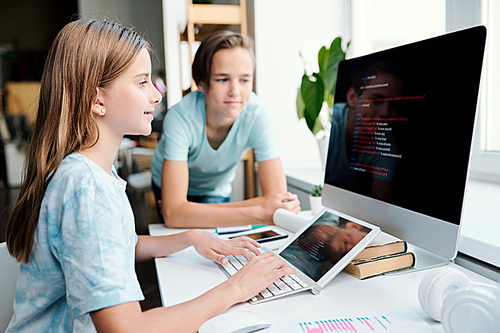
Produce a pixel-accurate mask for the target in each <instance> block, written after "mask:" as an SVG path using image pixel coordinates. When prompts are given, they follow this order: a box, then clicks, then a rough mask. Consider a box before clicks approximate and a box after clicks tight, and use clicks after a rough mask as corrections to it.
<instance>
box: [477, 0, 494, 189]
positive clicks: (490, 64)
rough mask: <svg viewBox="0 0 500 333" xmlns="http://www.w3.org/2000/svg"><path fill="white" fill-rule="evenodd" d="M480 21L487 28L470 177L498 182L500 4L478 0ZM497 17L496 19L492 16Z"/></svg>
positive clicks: (488, 0)
mask: <svg viewBox="0 0 500 333" xmlns="http://www.w3.org/2000/svg"><path fill="white" fill-rule="evenodd" d="M480 5H481V22H482V24H484V25H485V26H486V27H487V29H488V37H487V43H486V51H485V61H484V65H483V76H482V83H481V85H482V88H481V96H480V108H479V119H478V122H477V126H476V137H475V145H474V149H473V155H472V160H471V172H472V173H471V174H472V176H474V177H476V178H482V179H486V180H497V181H498V180H500V101H499V100H498V98H496V95H498V94H495V92H497V91H499V89H500V63H499V61H498V59H500V24H499V23H498V22H496V21H495V17H497V18H498V15H500V3H498V2H495V1H493V0H482V1H481V4H480ZM495 15H496V16H495Z"/></svg>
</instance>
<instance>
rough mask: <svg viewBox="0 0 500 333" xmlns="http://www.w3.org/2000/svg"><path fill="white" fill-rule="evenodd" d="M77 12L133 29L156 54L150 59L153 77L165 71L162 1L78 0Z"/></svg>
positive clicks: (84, 16) (86, 16) (85, 16)
mask: <svg viewBox="0 0 500 333" xmlns="http://www.w3.org/2000/svg"><path fill="white" fill-rule="evenodd" d="M78 12H79V13H80V15H81V16H82V17H83V18H90V17H95V16H97V17H99V18H101V17H108V18H110V19H117V20H118V21H119V22H121V23H122V24H124V25H125V26H133V27H135V29H137V31H139V32H140V33H141V34H142V35H143V36H145V37H146V39H147V40H149V41H150V42H151V44H153V48H154V50H155V52H156V54H157V57H155V56H153V57H152V59H151V62H152V67H153V72H152V73H153V75H155V74H156V73H157V72H158V70H163V71H164V70H165V55H164V54H165V52H164V49H163V16H162V0H144V1H135V0H79V1H78Z"/></svg>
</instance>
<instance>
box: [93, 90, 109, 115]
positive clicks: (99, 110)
mask: <svg viewBox="0 0 500 333" xmlns="http://www.w3.org/2000/svg"><path fill="white" fill-rule="evenodd" d="M92 112H93V113H94V115H96V116H104V114H105V113H106V110H105V109H104V104H103V103H102V97H101V91H100V89H99V88H97V89H96V95H95V97H94V100H93V101H92Z"/></svg>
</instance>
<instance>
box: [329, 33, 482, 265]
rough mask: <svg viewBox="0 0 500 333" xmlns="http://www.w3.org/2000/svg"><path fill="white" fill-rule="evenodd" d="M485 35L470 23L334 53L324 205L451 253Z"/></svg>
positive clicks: (443, 254) (456, 234)
mask: <svg viewBox="0 0 500 333" xmlns="http://www.w3.org/2000/svg"><path fill="white" fill-rule="evenodd" d="M485 39H486V28H485V27H484V26H477V27H473V28H469V29H465V30H461V31H457V32H453V33H448V34H445V35H442V36H438V37H435V38H431V39H427V40H423V41H419V42H416V43H412V44H408V45H403V46H399V47H396V48H392V49H388V50H385V51H381V52H377V53H373V54H369V55H366V56H362V57H359V58H353V59H349V60H345V61H342V62H341V63H340V65H339V68H338V74H337V85H336V89H335V99H334V102H335V103H334V108H333V115H332V123H331V125H332V126H331V134H330V142H329V148H328V157H327V164H326V169H325V181H324V188H323V198H322V203H323V205H324V206H325V207H329V208H331V209H334V210H336V211H339V212H342V213H344V214H347V215H349V216H353V217H356V218H358V219H360V220H364V221H367V222H369V223H373V224H375V225H378V226H380V227H381V228H382V231H385V232H387V233H389V234H392V235H394V236H396V237H398V238H401V239H404V240H406V241H407V242H409V243H410V244H413V245H415V246H417V247H418V248H421V249H424V250H426V251H428V252H430V253H432V254H433V255H436V256H438V258H444V259H445V261H446V260H451V259H453V258H455V256H456V255H457V248H458V240H459V234H460V222H461V219H462V215H463V209H464V198H465V189H466V185H467V178H468V171H469V160H470V156H471V147H472V137H473V130H474V123H475V119H476V109H477V101H478V93H479V84H480V77H481V68H482V62H483V54H484V46H485ZM418 260H419V257H418V255H417V263H418Z"/></svg>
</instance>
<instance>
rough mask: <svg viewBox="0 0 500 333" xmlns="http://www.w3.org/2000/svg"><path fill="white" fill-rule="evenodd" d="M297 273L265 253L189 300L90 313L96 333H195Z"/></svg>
mask: <svg viewBox="0 0 500 333" xmlns="http://www.w3.org/2000/svg"><path fill="white" fill-rule="evenodd" d="M296 272H297V271H296V270H295V269H293V268H290V267H288V265H287V264H286V263H285V262H284V261H283V260H282V259H280V258H279V257H277V256H275V255H274V254H272V253H270V252H268V253H265V254H261V255H259V256H254V257H253V258H252V259H251V260H250V261H249V262H248V263H247V264H246V265H245V267H243V268H242V269H241V270H240V271H239V272H237V273H236V274H235V275H234V276H232V277H231V278H230V279H229V280H227V281H225V282H223V283H222V284H220V285H218V286H217V287H215V288H213V289H211V290H209V291H208V292H206V293H205V294H203V295H201V296H199V297H198V298H195V299H193V300H191V301H188V302H185V303H181V304H178V305H174V306H171V307H168V308H161V307H160V308H155V309H152V310H149V311H146V312H142V311H141V307H140V305H139V302H130V303H124V304H120V305H116V306H113V307H109V308H105V309H101V310H98V311H95V312H92V313H91V317H92V320H93V322H94V325H95V327H96V329H97V332H99V333H103V332H106V333H107V332H113V333H114V332H196V331H197V330H198V328H199V327H200V326H201V324H202V323H204V322H205V321H207V320H208V319H210V318H212V317H214V316H216V315H219V314H221V313H223V312H224V311H226V310H227V309H228V308H229V307H230V306H231V305H233V304H235V303H238V302H243V301H246V300H247V299H250V298H251V297H253V296H255V295H256V294H257V293H259V292H260V291H261V290H262V289H264V288H265V287H266V286H268V285H269V284H271V282H273V281H274V280H275V279H277V278H279V277H282V276H285V275H288V274H294V273H296Z"/></svg>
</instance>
